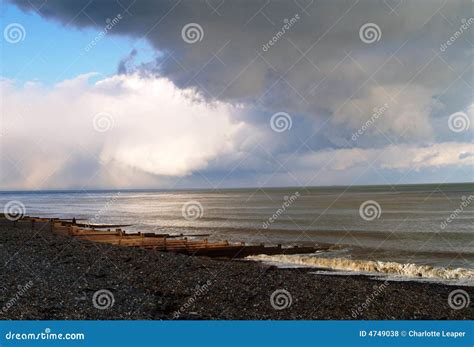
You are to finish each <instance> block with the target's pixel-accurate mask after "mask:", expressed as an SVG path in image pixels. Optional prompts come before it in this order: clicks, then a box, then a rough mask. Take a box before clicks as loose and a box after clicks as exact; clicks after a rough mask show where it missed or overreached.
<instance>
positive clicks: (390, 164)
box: [294, 142, 474, 172]
mask: <svg viewBox="0 0 474 347" xmlns="http://www.w3.org/2000/svg"><path fill="white" fill-rule="evenodd" d="M473 155H474V144H473V143H457V142H445V143H436V144H431V145H426V146H415V145H389V146H386V147H383V148H380V149H361V148H350V149H332V150H324V151H321V152H318V153H314V154H307V155H303V156H301V157H299V158H297V159H296V160H295V161H294V164H295V165H296V166H297V167H300V168H312V169H314V168H322V167H325V168H327V169H329V170H334V171H345V170H350V169H353V168H356V167H359V168H366V167H369V166H372V167H374V168H376V169H381V170H383V169H389V170H398V171H401V172H405V171H407V170H416V171H419V170H421V169H425V168H430V169H437V168H442V167H449V166H465V167H466V168H469V167H472V165H474V158H473Z"/></svg>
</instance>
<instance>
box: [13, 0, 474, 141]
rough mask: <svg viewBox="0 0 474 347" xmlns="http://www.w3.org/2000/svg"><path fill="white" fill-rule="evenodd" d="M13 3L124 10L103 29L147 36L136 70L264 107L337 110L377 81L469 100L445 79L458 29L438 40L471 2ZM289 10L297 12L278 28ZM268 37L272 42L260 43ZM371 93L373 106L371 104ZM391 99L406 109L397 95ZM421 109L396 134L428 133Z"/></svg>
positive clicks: (457, 50) (73, 19) (462, 43)
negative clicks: (190, 36)
mask: <svg viewBox="0 0 474 347" xmlns="http://www.w3.org/2000/svg"><path fill="white" fill-rule="evenodd" d="M11 2H12V3H14V4H17V5H18V6H19V7H20V8H22V9H24V10H30V11H31V10H34V9H38V12H39V13H40V14H41V15H42V16H44V17H45V18H47V19H52V20H56V21H60V22H62V23H64V24H67V25H68V26H69V27H79V28H84V27H95V28H97V29H101V28H102V27H103V25H104V23H105V21H106V19H107V18H112V17H113V16H115V15H116V14H117V13H122V14H123V17H124V18H123V19H122V20H121V21H120V23H118V24H117V25H116V26H114V28H113V29H112V30H111V31H110V33H109V34H110V35H126V36H132V37H135V38H138V39H140V40H141V39H144V40H147V41H148V42H149V43H150V44H151V45H152V47H153V48H154V49H155V50H156V52H157V56H156V60H154V61H150V62H148V63H146V64H142V65H140V66H137V67H135V68H136V69H139V70H140V69H143V70H145V71H147V72H148V73H149V72H153V73H155V74H157V75H161V76H165V77H168V78H169V79H171V80H172V81H174V82H175V83H176V84H177V85H178V86H180V87H190V86H192V87H196V88H198V89H199V90H200V91H201V92H202V93H203V95H204V96H205V97H207V98H211V99H218V100H226V101H232V102H234V101H237V102H254V103H255V104H258V105H261V106H263V107H264V108H266V109H268V110H269V112H277V111H286V112H291V113H298V114H300V115H302V116H307V117H312V118H314V117H325V116H327V115H328V114H329V115H331V114H333V113H337V112H338V111H340V110H339V107H340V106H341V104H343V103H344V102H345V101H346V100H348V99H352V98H356V99H359V100H362V99H364V98H367V96H368V95H370V94H371V93H373V90H375V89H380V88H383V89H384V90H385V94H389V95H390V94H392V95H390V96H391V97H394V95H393V93H396V92H397V91H398V90H399V89H402V88H404V87H405V86H406V94H407V95H409V94H410V91H412V90H414V91H415V92H417V93H422V94H423V97H424V98H426V99H427V100H429V99H431V98H436V97H440V96H442V94H444V93H453V94H456V95H458V96H457V99H456V101H454V100H452V99H450V98H447V99H446V100H444V103H446V104H447V105H448V108H451V107H453V105H454V107H453V108H465V107H466V106H467V105H468V104H469V103H470V98H471V97H470V94H469V92H468V91H467V90H466V88H465V85H462V84H460V85H454V86H451V87H450V88H448V87H449V86H450V84H451V83H452V82H453V81H455V80H456V79H457V78H458V77H459V75H463V76H465V77H468V76H469V74H470V73H472V68H469V65H470V64H469V62H470V61H471V60H472V54H473V52H472V49H471V45H470V44H469V42H468V41H467V40H468V33H465V35H464V36H462V37H460V38H459V39H458V40H457V41H456V42H455V44H453V45H451V46H450V47H449V49H447V50H446V51H445V52H441V51H440V49H439V48H440V45H441V44H442V43H443V42H445V41H446V39H448V38H449V37H450V36H451V35H453V33H454V32H455V31H456V30H457V29H459V27H460V26H461V25H462V20H463V19H466V18H465V17H466V14H468V13H470V12H471V2H470V1H466V0H452V1H443V0H433V1H418V2H403V1H400V2H391V3H389V2H374V1H371V0H360V1H355V0H354V1H326V2H317V1H314V2H312V1H309V2H299V1H272V2H268V1H266V0H262V1H258V0H257V1H244V2H241V1H237V2H230V1H223V2H222V3H215V2H212V1H204V0H198V1H165V0H163V1H151V0H142V1H124V2H120V3H117V2H116V1H114V0H110V1H94V2H89V1H86V0H84V1H70V2H66V3H65V2H64V1H61V0H49V1H47V2H44V1H42V0H37V1H35V0H11ZM124 8H126V9H127V10H126V11H125V10H124ZM296 15H298V18H299V19H298V20H296V21H295V22H294V23H293V22H292V23H293V24H292V25H291V27H288V29H287V30H285V32H284V33H283V34H282V35H280V34H279V31H280V32H281V31H282V28H283V27H284V25H285V23H288V22H289V20H290V19H292V18H295V16H296ZM91 19H92V20H91ZM285 20H286V22H285ZM367 22H373V23H375V24H377V25H378V26H379V27H380V31H381V37H380V40H379V41H377V42H375V43H373V44H367V43H364V42H363V41H362V40H361V38H360V37H359V29H360V28H361V26H363V25H364V24H366V23H367ZM188 23H197V24H199V25H200V27H202V29H203V37H202V40H200V41H198V42H196V43H194V44H189V43H187V42H185V40H183V37H182V29H183V27H184V26H185V25H186V24H188ZM471 30H472V28H471ZM273 37H278V40H277V41H276V42H275V43H274V44H273V45H272V46H271V47H269V49H263V46H264V45H265V44H266V43H268V42H269V41H270V40H272V38H273ZM140 40H138V41H140ZM127 59H128V58H125V60H127ZM122 70H123V71H125V69H122ZM465 80H469V79H468V78H466V79H465ZM396 88H399V89H396ZM447 89H449V90H448V91H447ZM440 94H441V95H440ZM386 96H387V95H384V97H386ZM371 101H374V105H370V106H372V108H373V107H376V106H377V105H378V104H380V101H379V100H371ZM398 102H399V103H400V105H399V106H398V107H400V108H403V107H405V106H404V105H403V104H405V102H404V100H399V101H398ZM392 109H393V110H394V109H395V107H393V108H392ZM426 112H427V111H426V110H425V109H419V107H418V108H412V111H411V115H410V118H411V119H414V120H413V122H415V123H416V124H415V125H416V128H411V127H410V131H409V132H408V133H407V134H406V136H411V137H412V138H413V137H416V136H418V135H422V137H423V138H425V137H429V136H431V135H430V134H429V132H430V131H431V130H430V129H429V125H427V124H426ZM404 114H407V112H406V110H405V111H404ZM401 118H403V116H399V117H398V118H397V119H398V120H397V121H396V122H394V123H397V124H395V125H396V126H397V127H399V128H402V127H403V125H404V124H406V123H407V121H406V120H405V119H401ZM415 118H416V119H415ZM404 130H405V129H403V130H400V131H399V132H402V131H404ZM418 130H419V132H418Z"/></svg>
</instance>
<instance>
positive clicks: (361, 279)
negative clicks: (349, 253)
mask: <svg viewBox="0 0 474 347" xmlns="http://www.w3.org/2000/svg"><path fill="white" fill-rule="evenodd" d="M0 264H1V265H0V266H1V267H2V269H1V278H2V281H1V284H0V319H473V318H474V309H473V304H472V299H471V305H470V306H468V307H464V308H462V309H459V310H455V309H453V308H451V307H450V305H449V304H448V296H449V294H450V293H451V292H452V291H453V290H456V289H462V290H464V291H465V292H467V294H468V295H469V297H470V298H474V288H472V287H457V286H447V285H443V284H434V283H417V282H409V281H408V282H385V283H384V281H381V280H373V279H370V278H368V277H365V276H342V275H341V276H331V275H315V274H311V272H312V271H314V269H309V268H301V269H279V268H276V267H274V266H267V265H263V264H261V263H256V262H249V261H229V260H219V259H209V258H205V257H190V256H186V255H180V254H173V253H163V252H159V251H150V250H143V249H137V248H129V247H120V246H113V245H108V244H99V243H93V242H89V241H81V240H78V239H77V238H72V237H68V236H62V235H58V234H55V233H52V232H51V231H50V230H49V228H46V227H44V228H42V229H40V230H31V229H30V228H29V227H28V226H26V225H25V226H21V225H20V226H17V227H13V226H12V225H11V222H8V223H7V222H5V221H4V220H3V221H1V220H0ZM94 294H96V295H95V297H94ZM272 294H273V297H272ZM272 298H273V301H272ZM272 304H273V305H272Z"/></svg>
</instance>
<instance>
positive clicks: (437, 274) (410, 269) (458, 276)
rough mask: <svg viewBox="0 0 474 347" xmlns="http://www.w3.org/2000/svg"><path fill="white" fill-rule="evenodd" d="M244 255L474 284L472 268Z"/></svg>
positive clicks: (295, 263) (256, 258) (306, 257)
mask: <svg viewBox="0 0 474 347" xmlns="http://www.w3.org/2000/svg"><path fill="white" fill-rule="evenodd" d="M247 259H250V260H256V261H263V262H267V263H273V264H282V265H284V266H287V265H289V264H291V265H301V266H311V267H317V268H327V269H332V270H343V271H351V272H357V273H369V274H384V275H397V276H402V277H413V278H425V279H426V278H430V279H435V280H442V281H444V280H456V281H462V282H466V283H468V282H471V284H474V269H467V268H448V267H434V266H430V265H419V264H412V263H407V264H402V263H397V262H392V261H372V260H355V259H347V258H324V257H319V256H314V255H299V254H296V255H256V256H249V257H247Z"/></svg>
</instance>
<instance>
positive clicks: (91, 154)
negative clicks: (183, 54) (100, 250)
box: [0, 74, 252, 188]
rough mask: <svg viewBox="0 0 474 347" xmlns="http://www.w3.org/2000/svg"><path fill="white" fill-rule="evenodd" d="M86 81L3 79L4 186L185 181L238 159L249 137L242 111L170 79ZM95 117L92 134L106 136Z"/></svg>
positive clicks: (133, 77)
mask: <svg viewBox="0 0 474 347" xmlns="http://www.w3.org/2000/svg"><path fill="white" fill-rule="evenodd" d="M90 77H91V74H88V75H82V76H78V77H77V78H74V79H72V80H68V81H63V82H61V83H59V84H56V85H55V86H54V87H52V88H51V87H46V86H42V85H39V84H34V83H26V84H24V85H23V86H18V85H16V84H15V83H14V81H10V80H5V79H4V80H2V81H1V83H0V87H1V93H2V98H3V105H2V148H1V152H2V157H1V164H2V186H3V188H9V187H14V188H42V187H62V186H63V185H68V184H70V183H71V182H74V183H73V184H74V185H76V186H77V185H78V184H79V185H80V184H87V182H88V181H89V180H91V181H94V180H96V179H97V178H98V177H102V179H103V181H107V180H108V179H110V180H111V179H112V178H111V177H110V176H111V175H110V174H108V171H110V168H111V167H113V168H114V171H115V176H117V175H116V174H117V173H118V172H117V171H116V170H117V169H118V170H124V177H127V176H128V177H127V182H130V177H129V176H130V171H133V172H135V175H134V176H135V178H137V177H140V176H147V175H149V174H151V175H160V176H186V175H189V174H191V173H193V172H195V171H196V170H202V169H204V168H206V167H207V166H208V165H209V163H210V162H211V161H212V160H214V159H216V158H218V157H219V156H222V155H232V153H234V152H236V153H237V152H238V151H239V143H240V141H239V137H240V136H242V134H249V133H251V132H252V127H251V126H249V125H248V124H246V123H245V122H243V121H239V120H238V119H239V114H240V113H242V111H243V110H242V108H239V107H234V106H232V105H230V104H227V103H225V102H208V101H205V100H203V99H202V98H201V97H200V95H198V94H197V93H196V92H195V91H193V90H191V89H186V90H181V89H178V88H177V87H176V86H175V85H174V84H173V83H172V82H170V81H169V80H168V79H165V78H156V77H148V78H144V77H138V76H136V75H120V76H112V77H109V78H104V79H101V80H99V81H98V82H96V83H94V84H90V83H89V82H88V80H89V78H90ZM97 114H99V116H96V115H97ZM97 117H99V118H97ZM100 118H103V119H102V120H105V121H107V122H109V123H100V121H99V119H100ZM94 119H95V124H96V128H99V129H101V130H106V131H103V132H100V131H97V130H96V129H94ZM99 161H101V163H102V164H103V165H102V169H101V170H99V169H98V168H97V163H98V162H99ZM71 167H77V168H78V170H71ZM87 167H89V169H90V170H87V169H85V168H87ZM15 170H16V171H15ZM97 170H99V172H97ZM126 171H127V172H126ZM66 173H67V175H69V176H70V177H69V179H68V178H65V177H64V176H65V175H66ZM67 175H66V176H67ZM94 175H95V176H96V177H92V176H94ZM112 175H113V173H112ZM107 177H108V178H107ZM115 178H116V177H115ZM132 181H134V183H135V184H136V185H138V186H139V185H140V182H136V181H137V179H135V180H132ZM102 183H104V182H102ZM114 183H116V184H119V185H120V184H126V183H125V182H124V181H122V180H116V179H115V180H114Z"/></svg>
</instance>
